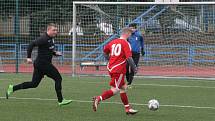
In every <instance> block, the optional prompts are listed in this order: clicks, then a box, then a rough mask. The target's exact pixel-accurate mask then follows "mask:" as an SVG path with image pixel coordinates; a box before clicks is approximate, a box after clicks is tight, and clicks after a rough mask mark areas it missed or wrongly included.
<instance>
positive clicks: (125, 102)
mask: <svg viewBox="0 0 215 121" xmlns="http://www.w3.org/2000/svg"><path fill="white" fill-rule="evenodd" d="M120 97H121V101H122V103H123V104H124V106H125V107H129V104H128V97H127V94H126V93H125V92H124V93H120Z"/></svg>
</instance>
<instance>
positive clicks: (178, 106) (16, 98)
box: [0, 97, 215, 110]
mask: <svg viewBox="0 0 215 121" xmlns="http://www.w3.org/2000/svg"><path fill="white" fill-rule="evenodd" d="M0 99H5V100H6V98H5V97H0ZM10 99H14V100H40V101H57V100H56V99H48V98H18V97H10ZM72 101H73V102H81V103H92V101H87V100H72ZM102 103H106V104H117V105H122V103H120V102H108V101H105V102H102ZM131 104H132V105H137V106H147V104H141V103H131ZM160 106H161V107H175V108H194V109H212V110H215V107H199V106H189V105H187V106H183V105H160Z"/></svg>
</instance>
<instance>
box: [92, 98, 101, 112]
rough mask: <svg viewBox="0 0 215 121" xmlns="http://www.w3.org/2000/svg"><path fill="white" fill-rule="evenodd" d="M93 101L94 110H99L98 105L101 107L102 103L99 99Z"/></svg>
mask: <svg viewBox="0 0 215 121" xmlns="http://www.w3.org/2000/svg"><path fill="white" fill-rule="evenodd" d="M92 101H93V110H94V111H97V108H98V105H99V102H100V101H99V97H93V98H92Z"/></svg>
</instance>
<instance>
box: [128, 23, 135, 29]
mask: <svg viewBox="0 0 215 121" xmlns="http://www.w3.org/2000/svg"><path fill="white" fill-rule="evenodd" d="M129 27H134V28H137V23H131V24H129Z"/></svg>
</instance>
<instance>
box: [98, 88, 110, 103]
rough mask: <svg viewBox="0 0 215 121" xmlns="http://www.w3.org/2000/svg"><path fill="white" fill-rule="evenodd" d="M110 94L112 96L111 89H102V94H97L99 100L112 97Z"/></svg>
mask: <svg viewBox="0 0 215 121" xmlns="http://www.w3.org/2000/svg"><path fill="white" fill-rule="evenodd" d="M112 96H113V91H112V90H107V91H104V92H103V93H102V95H101V96H99V101H101V100H106V99H108V98H110V97H112Z"/></svg>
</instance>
